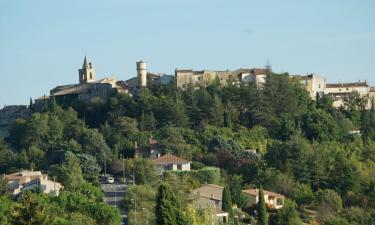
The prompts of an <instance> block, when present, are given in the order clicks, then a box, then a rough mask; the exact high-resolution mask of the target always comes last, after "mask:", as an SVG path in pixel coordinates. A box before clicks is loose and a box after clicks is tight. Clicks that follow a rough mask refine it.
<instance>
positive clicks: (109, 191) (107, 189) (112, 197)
mask: <svg viewBox="0 0 375 225" xmlns="http://www.w3.org/2000/svg"><path fill="white" fill-rule="evenodd" d="M101 188H102V190H103V192H104V202H105V203H107V204H108V205H111V206H113V207H116V208H118V209H119V210H120V212H121V217H122V220H123V222H124V224H126V218H127V215H126V211H125V209H124V208H123V207H122V200H123V199H124V194H125V184H121V183H113V184H107V183H101Z"/></svg>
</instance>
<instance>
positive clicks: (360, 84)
mask: <svg viewBox="0 0 375 225" xmlns="http://www.w3.org/2000/svg"><path fill="white" fill-rule="evenodd" d="M326 87H327V88H340V87H368V84H367V82H356V83H339V84H327V85H326Z"/></svg>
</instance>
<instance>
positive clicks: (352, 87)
mask: <svg viewBox="0 0 375 225" xmlns="http://www.w3.org/2000/svg"><path fill="white" fill-rule="evenodd" d="M325 94H326V95H328V96H331V97H332V98H333V106H334V107H336V108H338V107H341V106H343V105H344V100H345V98H348V97H351V96H353V95H354V94H358V95H359V96H360V97H362V98H367V100H368V104H367V106H366V107H367V108H370V107H371V98H370V95H373V94H372V92H371V88H370V86H369V85H368V84H367V82H355V83H338V84H327V85H326V89H325Z"/></svg>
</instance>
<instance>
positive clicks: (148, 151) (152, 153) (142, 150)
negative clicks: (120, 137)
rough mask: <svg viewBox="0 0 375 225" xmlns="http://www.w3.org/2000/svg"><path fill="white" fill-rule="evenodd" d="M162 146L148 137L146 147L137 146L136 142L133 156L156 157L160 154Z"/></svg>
mask: <svg viewBox="0 0 375 225" xmlns="http://www.w3.org/2000/svg"><path fill="white" fill-rule="evenodd" d="M161 152H162V146H161V145H160V144H159V143H158V141H157V140H156V139H154V138H149V139H148V146H147V147H138V146H137V143H136V144H135V156H136V157H140V156H141V157H142V158H149V159H156V158H159V157H160V156H161Z"/></svg>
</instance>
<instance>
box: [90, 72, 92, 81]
mask: <svg viewBox="0 0 375 225" xmlns="http://www.w3.org/2000/svg"><path fill="white" fill-rule="evenodd" d="M90 80H92V72H90Z"/></svg>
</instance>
